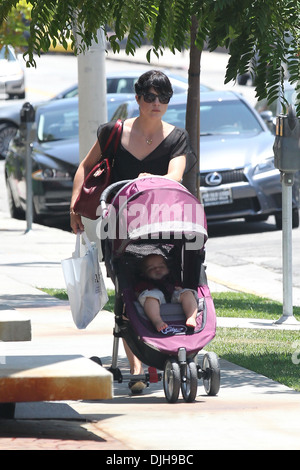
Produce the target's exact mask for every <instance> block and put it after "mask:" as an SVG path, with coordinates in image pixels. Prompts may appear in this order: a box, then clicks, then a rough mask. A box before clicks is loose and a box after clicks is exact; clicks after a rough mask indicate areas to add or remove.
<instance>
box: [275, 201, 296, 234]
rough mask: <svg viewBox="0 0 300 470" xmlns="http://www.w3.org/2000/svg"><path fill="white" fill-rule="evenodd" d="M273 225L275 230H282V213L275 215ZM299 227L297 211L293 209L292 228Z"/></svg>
mask: <svg viewBox="0 0 300 470" xmlns="http://www.w3.org/2000/svg"><path fill="white" fill-rule="evenodd" d="M275 223H276V228H277V230H282V212H279V213H278V214H275ZM298 227H299V209H298V208H297V207H295V208H294V209H293V212H292V228H298Z"/></svg>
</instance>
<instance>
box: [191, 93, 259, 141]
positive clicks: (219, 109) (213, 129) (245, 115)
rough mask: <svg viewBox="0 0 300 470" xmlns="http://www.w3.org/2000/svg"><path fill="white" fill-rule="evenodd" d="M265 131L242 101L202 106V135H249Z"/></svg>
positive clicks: (211, 103)
mask: <svg viewBox="0 0 300 470" xmlns="http://www.w3.org/2000/svg"><path fill="white" fill-rule="evenodd" d="M262 130H263V128H262V126H261V124H260V122H259V121H258V120H257V119H256V117H255V115H254V114H253V113H252V112H251V110H250V109H249V108H248V107H247V106H246V105H245V104H244V103H243V102H242V101H221V100H220V101H212V102H206V103H203V104H200V134H202V135H206V134H245V133H246V134H247V133H253V132H254V133H258V132H261V131H262Z"/></svg>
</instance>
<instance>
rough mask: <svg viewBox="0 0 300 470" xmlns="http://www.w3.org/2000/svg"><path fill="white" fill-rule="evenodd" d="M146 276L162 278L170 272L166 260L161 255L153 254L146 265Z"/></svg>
mask: <svg viewBox="0 0 300 470" xmlns="http://www.w3.org/2000/svg"><path fill="white" fill-rule="evenodd" d="M145 272H146V276H147V277H149V278H150V279H154V280H155V279H162V278H163V277H164V276H166V275H167V274H168V273H169V270H168V267H167V265H166V262H165V260H164V259H163V258H162V257H160V256H151V257H150V258H149V259H148V260H147V261H146V265H145Z"/></svg>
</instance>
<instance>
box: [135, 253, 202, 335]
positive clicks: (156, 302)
mask: <svg viewBox="0 0 300 470" xmlns="http://www.w3.org/2000/svg"><path fill="white" fill-rule="evenodd" d="M169 274H170V273H169V269H168V266H167V263H166V261H165V259H164V257H163V256H162V255H155V254H152V255H148V256H146V257H145V258H144V259H143V261H142V275H143V278H144V280H143V281H142V282H141V283H139V284H138V286H137V291H138V301H139V302H140V304H141V305H142V307H143V308H144V311H145V313H146V315H147V317H148V318H149V320H151V322H152V323H153V325H154V327H155V328H156V330H157V331H162V330H164V329H165V328H167V326H168V325H167V324H166V323H165V322H164V321H163V319H162V318H161V316H160V305H161V304H164V303H166V302H171V303H181V304H182V308H183V311H184V313H185V315H186V325H187V326H188V327H190V328H195V326H196V316H197V311H198V297H197V293H196V291H194V290H192V289H184V288H182V287H180V286H179V285H176V283H174V281H173V280H172V279H171V277H170V275H169Z"/></svg>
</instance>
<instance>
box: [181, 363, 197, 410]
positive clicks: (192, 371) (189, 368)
mask: <svg viewBox="0 0 300 470" xmlns="http://www.w3.org/2000/svg"><path fill="white" fill-rule="evenodd" d="M197 390H198V371H197V366H196V364H195V362H194V361H188V362H187V364H186V373H185V380H184V381H181V392H182V396H183V398H184V400H185V401H186V402H188V403H191V402H192V401H194V400H195V398H196V395H197Z"/></svg>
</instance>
